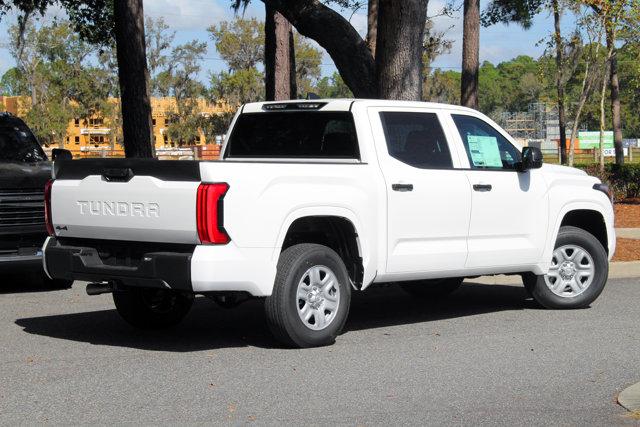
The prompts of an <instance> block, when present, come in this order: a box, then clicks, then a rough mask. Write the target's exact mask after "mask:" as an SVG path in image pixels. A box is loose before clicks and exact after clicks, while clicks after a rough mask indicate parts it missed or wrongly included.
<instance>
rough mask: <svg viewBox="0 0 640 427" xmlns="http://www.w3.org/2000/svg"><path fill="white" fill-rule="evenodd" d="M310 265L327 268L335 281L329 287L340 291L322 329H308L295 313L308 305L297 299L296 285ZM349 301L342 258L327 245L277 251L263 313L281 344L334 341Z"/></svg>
mask: <svg viewBox="0 0 640 427" xmlns="http://www.w3.org/2000/svg"><path fill="white" fill-rule="evenodd" d="M312 267H327V268H329V269H330V270H331V272H332V273H333V274H334V275H335V277H336V279H337V282H338V283H337V284H336V285H334V286H332V287H331V288H332V292H334V293H337V291H339V299H338V301H339V303H338V304H337V308H336V311H335V313H334V314H333V315H331V320H330V321H329V322H328V325H327V326H326V327H325V328H324V329H321V330H314V329H311V326H307V324H306V323H305V322H303V320H302V319H301V317H300V315H299V314H298V309H299V308H300V309H303V308H304V307H305V306H306V304H307V302H305V301H306V300H301V299H299V298H298V284H299V283H300V282H301V281H303V279H304V280H306V279H307V273H308V272H309V271H310V269H311V268H312ZM309 277H310V276H309ZM350 303H351V284H350V281H349V276H348V274H347V269H346V267H345V265H344V262H343V261H342V259H341V258H340V257H339V256H338V254H337V253H335V252H334V251H333V250H332V249H330V248H328V247H326V246H322V245H317V244H311V243H304V244H299V245H295V246H291V247H290V248H287V249H286V250H284V251H283V252H282V253H281V254H280V259H279V260H278V271H277V273H276V280H275V283H274V286H273V293H272V294H271V296H269V297H267V298H266V301H265V312H266V317H267V321H268V324H269V329H270V330H271V332H272V333H273V335H274V337H275V338H276V339H277V340H278V341H280V342H281V343H282V344H284V345H286V346H289V347H299V348H307V347H319V346H323V345H330V344H333V343H334V342H335V340H336V337H337V336H338V334H340V332H341V331H342V328H343V327H344V324H345V322H346V320H347V316H348V314H349V305H350ZM309 304H310V303H309ZM321 304H325V303H324V302H322V303H321ZM322 307H323V306H322V305H320V308H319V310H322V312H323V313H324V309H323V308H322ZM314 318H315V316H314ZM309 320H310V321H311V318H310V319H309ZM313 321H314V322H315V320H313Z"/></svg>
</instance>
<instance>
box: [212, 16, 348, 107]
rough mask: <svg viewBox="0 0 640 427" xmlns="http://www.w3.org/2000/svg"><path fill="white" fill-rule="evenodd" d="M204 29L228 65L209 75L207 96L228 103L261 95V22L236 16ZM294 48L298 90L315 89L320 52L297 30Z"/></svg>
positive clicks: (262, 80)
mask: <svg viewBox="0 0 640 427" xmlns="http://www.w3.org/2000/svg"><path fill="white" fill-rule="evenodd" d="M207 31H209V35H210V37H211V38H212V40H213V41H214V43H215V47H216V50H217V51H218V53H219V55H220V56H221V57H222V58H223V59H224V60H225V62H226V63H227V65H228V66H229V70H228V71H226V72H225V71H223V72H220V73H217V74H213V75H211V76H210V83H211V88H210V94H211V96H212V97H213V98H214V99H225V100H226V101H227V102H228V103H229V104H231V105H238V104H241V103H244V102H253V101H259V100H262V99H264V74H263V72H262V71H260V70H259V67H260V66H262V65H263V63H264V23H263V22H261V21H258V20H257V19H255V18H253V19H243V18H239V17H237V18H236V19H235V20H233V21H225V22H221V23H220V24H218V25H214V26H212V27H210V28H209V29H208V30H207ZM294 49H295V56H296V82H297V85H298V93H300V94H301V95H305V94H307V93H309V92H317V91H318V88H317V87H316V85H318V84H319V80H320V76H321V68H320V65H321V63H322V52H321V51H320V50H318V49H316V48H315V47H314V46H313V45H312V44H311V43H310V42H309V41H308V40H307V39H305V38H304V37H302V36H300V35H299V34H295V35H294ZM328 82H329V81H327V82H325V83H328ZM340 82H342V80H340Z"/></svg>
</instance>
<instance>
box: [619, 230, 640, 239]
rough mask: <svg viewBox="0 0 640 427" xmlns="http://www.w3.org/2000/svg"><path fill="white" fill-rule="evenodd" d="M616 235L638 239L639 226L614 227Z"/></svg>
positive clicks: (639, 237) (639, 236)
mask: <svg viewBox="0 0 640 427" xmlns="http://www.w3.org/2000/svg"><path fill="white" fill-rule="evenodd" d="M616 237H621V238H623V239H640V228H616Z"/></svg>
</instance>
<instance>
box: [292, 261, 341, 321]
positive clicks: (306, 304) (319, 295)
mask: <svg viewBox="0 0 640 427" xmlns="http://www.w3.org/2000/svg"><path fill="white" fill-rule="evenodd" d="M296 295H297V296H296V308H297V309H298V316H300V320H302V323H304V325H305V326H306V327H307V328H309V329H312V330H314V331H320V330H322V329H325V328H326V327H327V326H329V325H330V324H331V322H333V320H334V319H335V318H336V314H337V313H338V308H339V307H340V284H339V282H338V279H337V277H336V275H335V274H334V273H333V271H331V269H330V268H329V267H326V266H324V265H315V266H313V267H311V268H310V269H308V270H307V271H306V272H305V273H304V274H303V275H302V278H301V279H300V282H299V283H298V289H297V294H296Z"/></svg>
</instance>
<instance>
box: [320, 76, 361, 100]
mask: <svg viewBox="0 0 640 427" xmlns="http://www.w3.org/2000/svg"><path fill="white" fill-rule="evenodd" d="M315 90H316V92H315V93H317V95H318V96H320V97H321V98H352V97H353V94H352V93H351V90H349V88H348V87H347V85H346V84H345V83H344V80H342V77H340V74H339V73H338V72H334V73H333V75H332V76H331V77H323V78H322V79H320V81H318V84H317V86H316V89H315Z"/></svg>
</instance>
